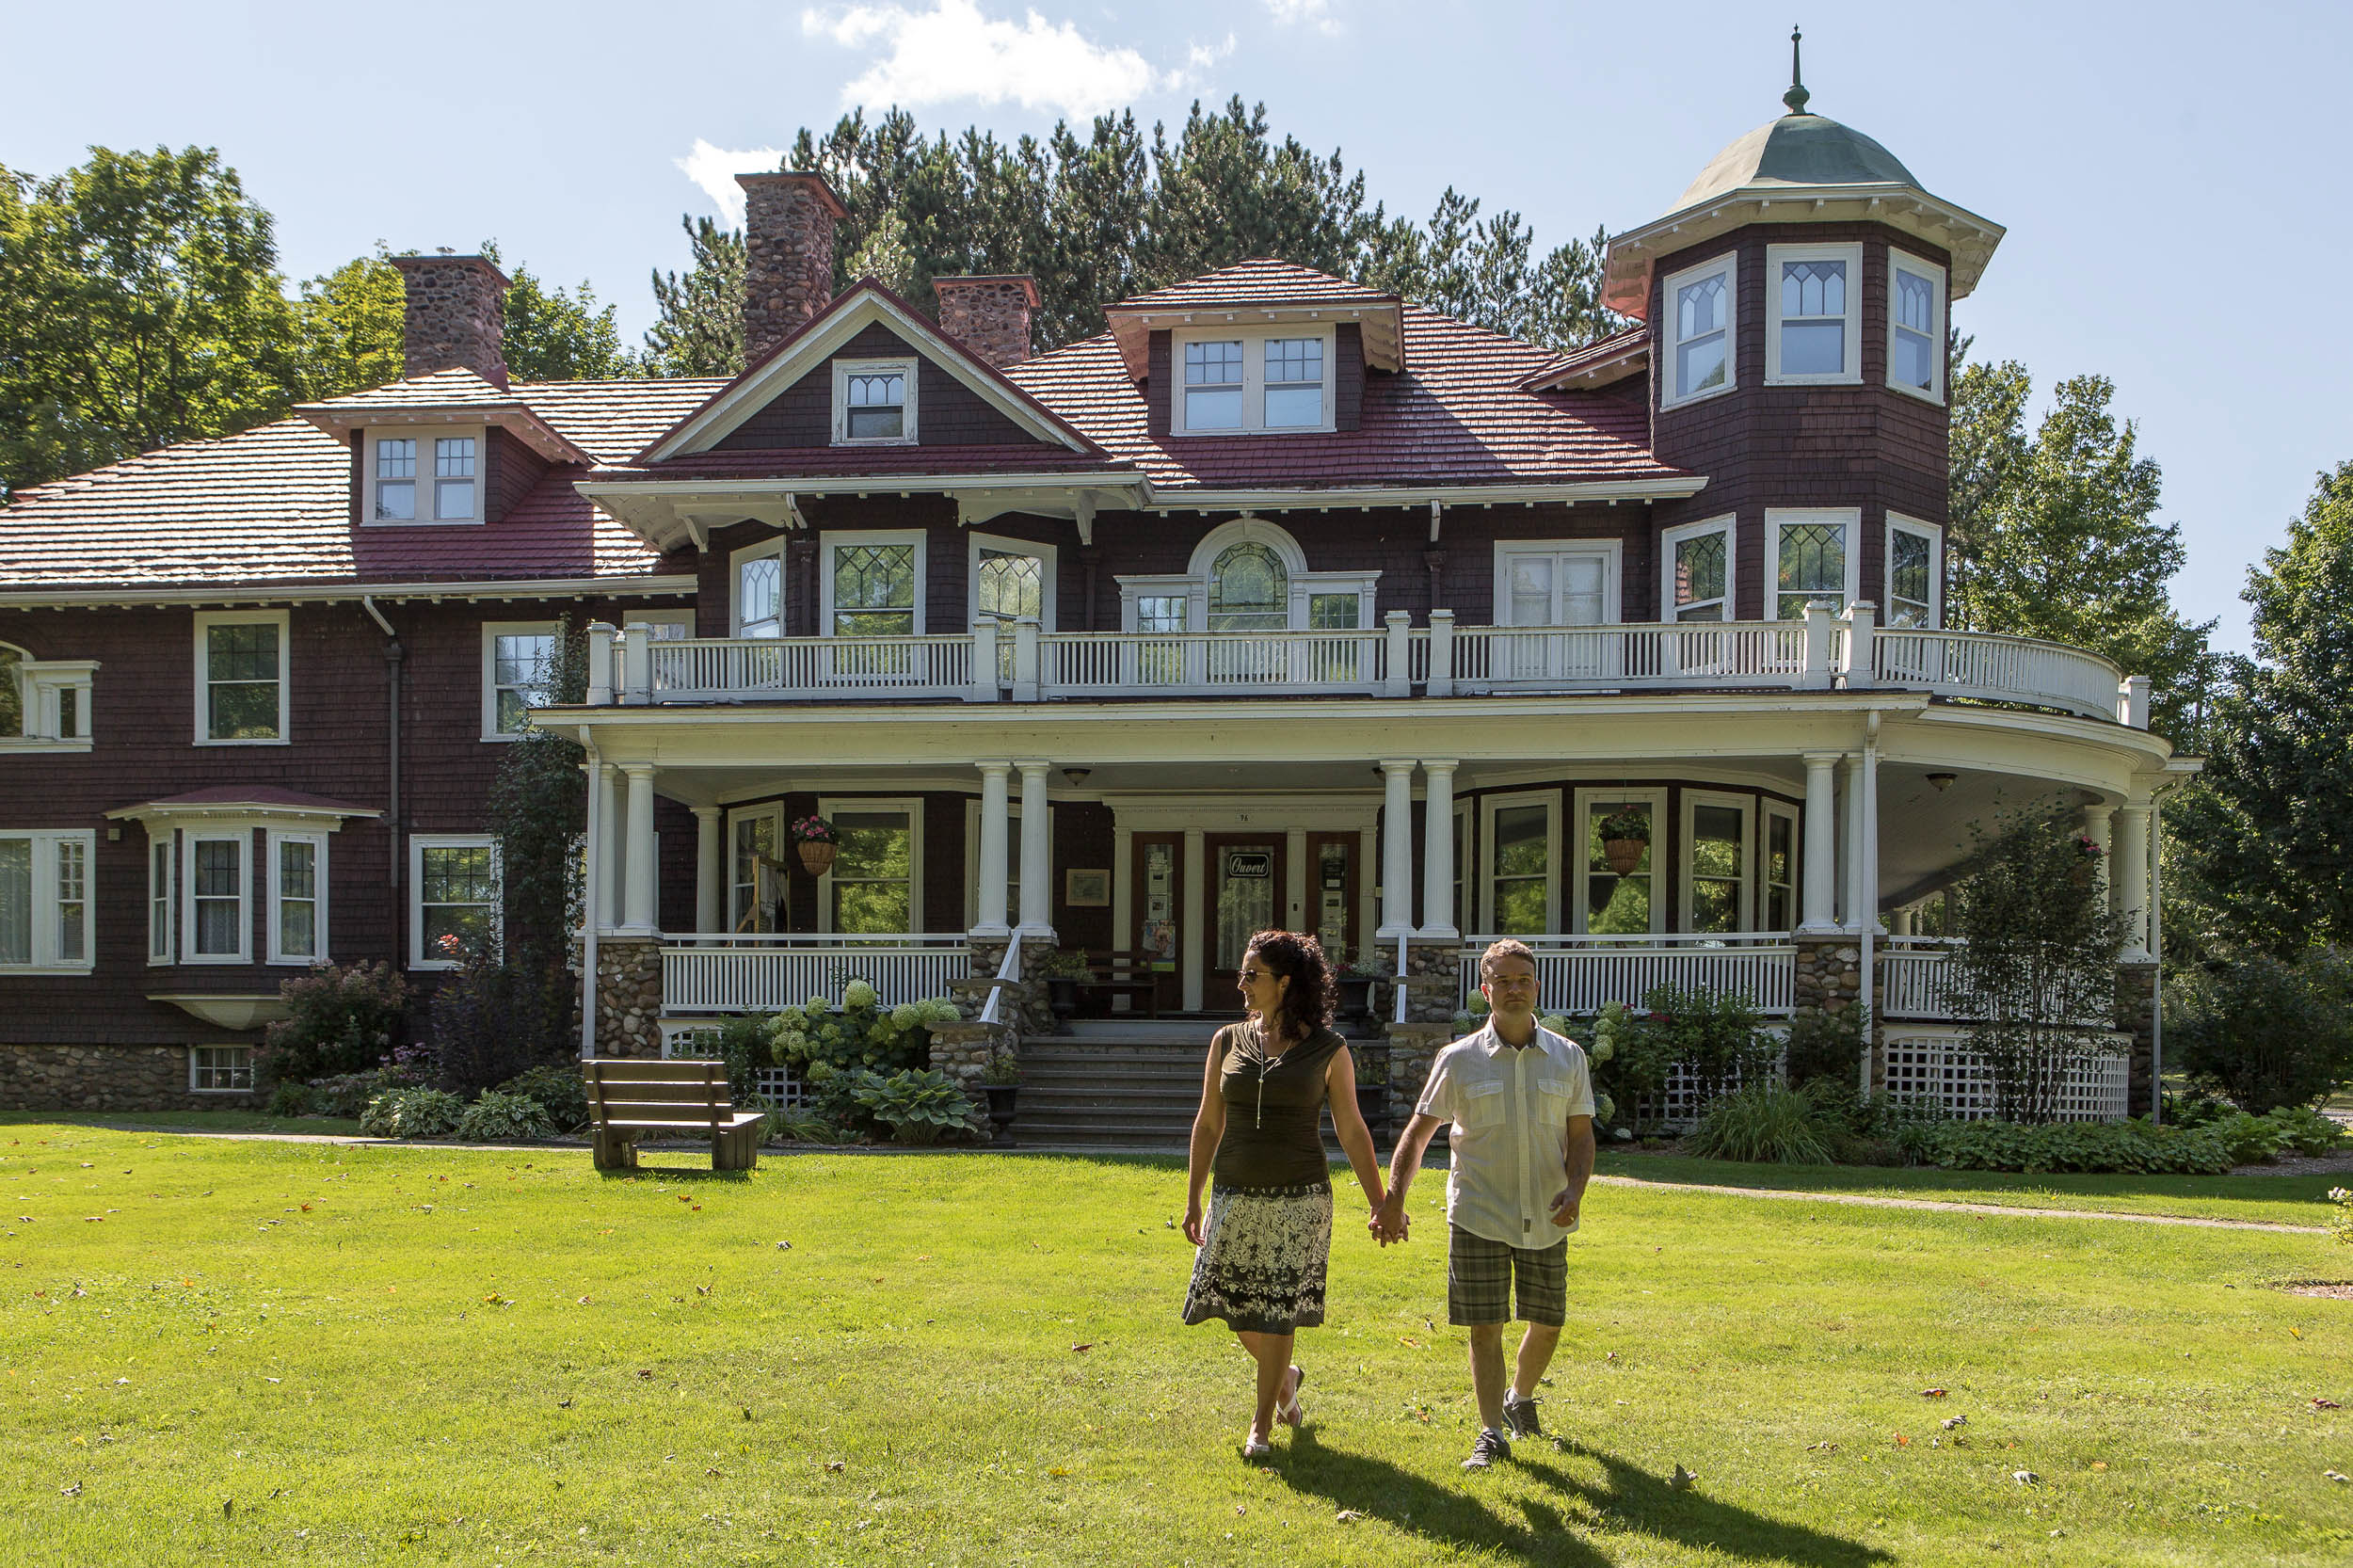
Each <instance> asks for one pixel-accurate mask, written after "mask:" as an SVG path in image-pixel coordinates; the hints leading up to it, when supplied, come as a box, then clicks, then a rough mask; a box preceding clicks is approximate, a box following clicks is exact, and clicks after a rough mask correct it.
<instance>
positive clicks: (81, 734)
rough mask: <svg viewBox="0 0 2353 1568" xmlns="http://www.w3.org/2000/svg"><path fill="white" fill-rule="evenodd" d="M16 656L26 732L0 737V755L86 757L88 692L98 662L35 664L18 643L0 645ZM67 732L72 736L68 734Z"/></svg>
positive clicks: (19, 707)
mask: <svg viewBox="0 0 2353 1568" xmlns="http://www.w3.org/2000/svg"><path fill="white" fill-rule="evenodd" d="M0 648H7V649H8V651H9V652H10V653H13V654H15V655H16V672H15V675H14V677H13V679H14V680H15V681H16V682H17V712H18V713H19V714H20V715H21V718H22V722H23V728H22V729H21V730H20V731H19V732H18V733H16V734H14V735H0V753H5V752H10V751H88V749H89V748H90V733H89V727H90V688H91V685H92V684H93V680H94V678H95V676H96V674H97V671H98V661H97V660H95V659H36V658H34V657H33V656H32V654H31V653H30V652H29V651H27V650H26V649H24V648H19V647H18V646H17V645H16V644H14V643H0ZM69 731H70V732H71V733H69Z"/></svg>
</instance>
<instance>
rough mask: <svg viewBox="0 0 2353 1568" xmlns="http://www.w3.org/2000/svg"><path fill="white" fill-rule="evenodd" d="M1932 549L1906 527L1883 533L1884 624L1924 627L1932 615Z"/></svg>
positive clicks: (1924, 539) (1933, 555)
mask: <svg viewBox="0 0 2353 1568" xmlns="http://www.w3.org/2000/svg"><path fill="white" fill-rule="evenodd" d="M1934 558H1935V549H1934V546H1933V545H1931V544H1930V542H1929V537H1928V536H1927V535H1925V534H1918V533H1914V532H1913V530H1911V529H1909V528H1897V527H1891V528H1889V529H1888V531H1887V624H1888V625H1890V626H1897V627H1914V626H1922V627H1924V626H1927V625H1929V623H1930V619H1931V617H1932V616H1934V614H1935V600H1934V598H1933V589H1934V581H1933V572H1934V567H1933V564H1932V563H1933V561H1934Z"/></svg>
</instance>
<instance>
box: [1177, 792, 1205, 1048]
mask: <svg viewBox="0 0 2353 1568" xmlns="http://www.w3.org/2000/svg"><path fill="white" fill-rule="evenodd" d="M1208 884H1209V848H1208V845H1207V844H1206V843H1205V842H1204V840H1203V837H1202V830H1201V829H1200V828H1197V827H1188V828H1186V829H1185V881H1184V888H1185V896H1184V905H1185V913H1184V921H1185V929H1184V935H1183V936H1182V938H1181V940H1182V941H1183V944H1184V966H1185V973H1184V992H1185V1011H1186V1012H1188V1013H1198V1012H1200V1011H1201V975H1202V971H1203V970H1205V969H1207V968H1209V953H1208V952H1207V951H1206V943H1207V942H1208V939H1209V916H1208V915H1207V914H1205V913H1204V912H1203V910H1202V903H1203V901H1204V899H1205V898H1206V896H1207V895H1206V894H1205V892H1204V891H1203V889H1204V888H1206V887H1207V886H1208Z"/></svg>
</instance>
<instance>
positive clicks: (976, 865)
mask: <svg viewBox="0 0 2353 1568" xmlns="http://www.w3.org/2000/svg"><path fill="white" fill-rule="evenodd" d="M1005 811H1006V820H1005V923H1006V924H1008V925H1019V924H1020V923H1021V921H1020V919H1019V916H1020V912H1021V905H1020V900H1019V897H1018V889H1019V888H1020V886H1021V802H1020V801H1019V800H1018V799H1015V800H1012V801H1008V802H1007V803H1006V807H1005ZM1053 824H1054V808H1053V806H1052V804H1051V803H1050V802H1049V803H1048V806H1047V808H1046V841H1047V842H1048V843H1049V844H1050V843H1052V842H1053V841H1054V837H1053V835H1054V826H1053ZM980 923H981V802H980V798H979V797H978V796H973V797H971V798H969V799H968V800H966V801H965V803H964V929H965V930H967V931H969V930H971V929H972V928H973V927H974V926H976V925H979V924H980Z"/></svg>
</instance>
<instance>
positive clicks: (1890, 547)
mask: <svg viewBox="0 0 2353 1568" xmlns="http://www.w3.org/2000/svg"><path fill="white" fill-rule="evenodd" d="M1898 534H1911V535H1914V536H1918V537H1920V538H1923V539H1926V540H1927V541H1928V545H1929V618H1928V621H1927V623H1926V624H1925V625H1923V626H1919V627H1915V628H1908V629H1907V630H1913V631H1921V632H1933V631H1937V630H1939V629H1941V628H1942V627H1943V626H1944V624H1945V530H1943V529H1942V528H1939V527H1938V526H1937V525H1936V524H1934V523H1932V522H1922V521H1921V520H1919V519H1917V518H1908V517H1905V516H1904V515H1903V514H1902V513H1900V512H1890V513H1888V514H1887V540H1886V544H1885V548H1884V550H1883V551H1882V552H1881V569H1882V573H1883V575H1884V576H1885V578H1886V582H1885V583H1884V584H1881V585H1882V587H1884V589H1885V590H1886V594H1885V597H1884V598H1882V599H1881V600H1880V616H1881V624H1882V625H1890V626H1892V625H1893V624H1894V622H1895V618H1896V536H1897V535H1898Z"/></svg>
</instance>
